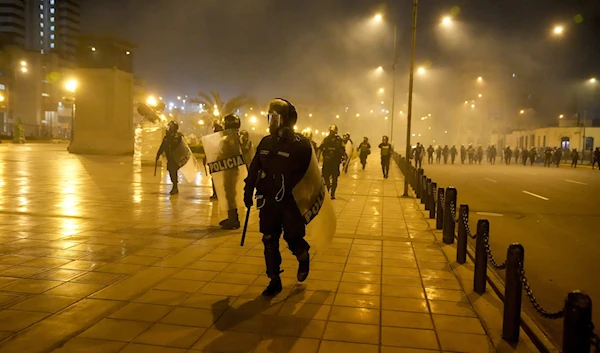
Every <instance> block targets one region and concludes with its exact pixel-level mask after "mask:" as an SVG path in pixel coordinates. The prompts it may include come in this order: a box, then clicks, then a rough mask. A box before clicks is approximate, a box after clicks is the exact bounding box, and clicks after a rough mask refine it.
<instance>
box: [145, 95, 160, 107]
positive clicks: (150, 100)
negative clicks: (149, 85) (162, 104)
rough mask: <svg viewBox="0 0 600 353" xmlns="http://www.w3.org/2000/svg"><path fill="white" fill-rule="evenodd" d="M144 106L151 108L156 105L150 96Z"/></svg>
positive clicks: (154, 99)
mask: <svg viewBox="0 0 600 353" xmlns="http://www.w3.org/2000/svg"><path fill="white" fill-rule="evenodd" d="M146 104H148V105H149V106H151V107H155V106H156V105H157V104H158V103H157V102H156V98H154V96H150V97H148V99H146Z"/></svg>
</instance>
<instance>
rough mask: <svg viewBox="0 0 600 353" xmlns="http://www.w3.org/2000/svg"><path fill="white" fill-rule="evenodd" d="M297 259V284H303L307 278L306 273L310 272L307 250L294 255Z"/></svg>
mask: <svg viewBox="0 0 600 353" xmlns="http://www.w3.org/2000/svg"><path fill="white" fill-rule="evenodd" d="M296 258H297V259H298V275H297V276H298V282H304V281H305V280H306V277H308V271H309V270H310V255H309V253H308V249H307V250H303V251H302V252H301V253H300V254H298V255H296Z"/></svg>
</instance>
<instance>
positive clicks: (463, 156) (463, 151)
mask: <svg viewBox="0 0 600 353" xmlns="http://www.w3.org/2000/svg"><path fill="white" fill-rule="evenodd" d="M465 159H467V149H466V148H465V145H461V146H460V163H461V164H465Z"/></svg>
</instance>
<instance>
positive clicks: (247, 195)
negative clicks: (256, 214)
mask: <svg viewBox="0 0 600 353" xmlns="http://www.w3.org/2000/svg"><path fill="white" fill-rule="evenodd" d="M252 198H253V197H252V193H245V194H244V205H246V208H251V207H252V206H253V205H254V201H253V200H252Z"/></svg>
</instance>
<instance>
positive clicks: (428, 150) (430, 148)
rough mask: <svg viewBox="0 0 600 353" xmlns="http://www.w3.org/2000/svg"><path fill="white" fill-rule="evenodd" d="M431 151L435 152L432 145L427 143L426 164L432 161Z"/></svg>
mask: <svg viewBox="0 0 600 353" xmlns="http://www.w3.org/2000/svg"><path fill="white" fill-rule="evenodd" d="M433 152H435V150H434V149H433V146H432V145H429V147H427V163H428V164H432V163H433Z"/></svg>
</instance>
